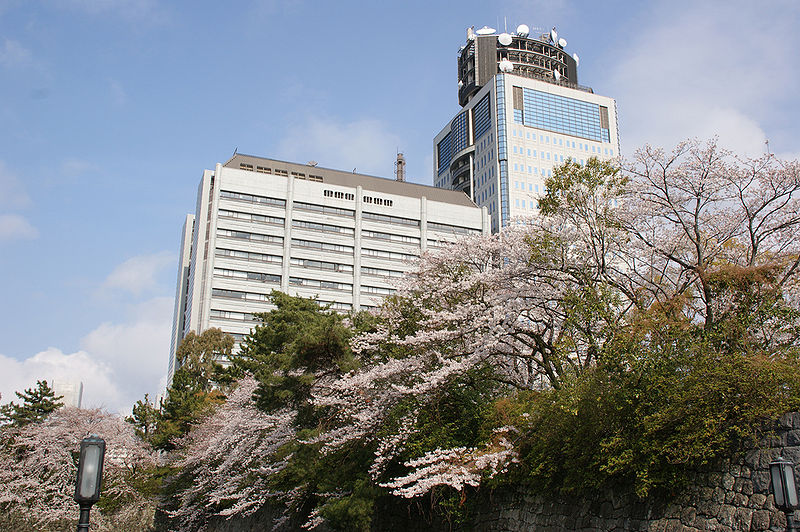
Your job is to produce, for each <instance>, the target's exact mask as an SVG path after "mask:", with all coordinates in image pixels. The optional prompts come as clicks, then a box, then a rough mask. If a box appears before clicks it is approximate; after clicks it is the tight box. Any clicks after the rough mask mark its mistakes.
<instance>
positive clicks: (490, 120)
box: [433, 25, 619, 232]
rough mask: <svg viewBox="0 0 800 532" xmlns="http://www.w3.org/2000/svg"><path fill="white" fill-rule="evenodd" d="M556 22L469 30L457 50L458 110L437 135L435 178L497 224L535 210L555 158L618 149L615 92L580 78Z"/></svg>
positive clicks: (605, 155)
mask: <svg viewBox="0 0 800 532" xmlns="http://www.w3.org/2000/svg"><path fill="white" fill-rule="evenodd" d="M566 44H567V43H566V41H565V40H564V39H563V38H559V37H558V34H557V33H556V31H555V29H553V30H552V31H551V32H547V33H544V34H542V35H539V36H536V37H530V36H529V30H528V28H527V26H524V25H522V26H520V27H519V28H517V31H516V33H515V34H513V35H512V34H508V33H501V34H497V33H496V32H495V30H493V29H491V28H486V27H484V28H482V29H480V30H478V31H477V32H475V31H473V30H472V29H471V28H470V29H468V30H467V42H466V44H465V45H464V46H462V47H461V50H460V52H459V58H458V73H459V81H458V86H459V91H458V99H459V104H460V105H461V110H460V111H459V112H458V114H456V116H455V117H454V118H453V119H452V120H451V121H450V122H449V123H448V124H447V125H446V126H445V127H444V128H443V129H442V130H441V131H440V132H439V134H438V135H436V137H435V138H434V141H433V148H434V175H433V181H434V185H435V186H436V187H440V188H445V189H451V190H460V191H463V192H465V193H466V194H467V195H468V196H469V197H470V198H472V199H473V200H474V201H475V203H476V204H477V205H479V206H482V207H485V208H486V209H487V210H488V213H489V216H490V220H491V221H490V224H491V230H492V232H497V231H499V229H500V228H501V227H503V226H505V225H507V224H508V222H509V220H511V219H512V218H514V217H520V216H531V215H535V214H536V212H537V211H538V208H537V199H538V198H539V197H540V196H541V195H543V194H544V192H545V180H546V179H547V178H548V177H549V176H551V175H552V170H553V167H555V166H557V165H560V164H562V163H564V162H565V161H567V160H568V159H572V160H573V161H576V162H579V163H581V164H584V163H585V161H586V160H588V159H589V158H590V157H597V158H599V159H611V158H614V157H617V156H618V155H619V137H618V132H617V108H616V102H615V101H614V99H612V98H609V97H607V96H600V95H598V94H594V92H593V91H592V89H591V88H589V87H584V86H581V85H579V84H578V57H577V55H575V54H573V55H569V54H568V53H567V52H566V51H565V50H564V48H565V46H566Z"/></svg>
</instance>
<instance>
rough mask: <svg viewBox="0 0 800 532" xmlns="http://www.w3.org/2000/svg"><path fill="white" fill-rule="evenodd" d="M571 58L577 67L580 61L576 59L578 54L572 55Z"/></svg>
mask: <svg viewBox="0 0 800 532" xmlns="http://www.w3.org/2000/svg"><path fill="white" fill-rule="evenodd" d="M572 58H573V59H574V60H575V66H578V63H580V62H581V60H580V59H579V58H578V54H572Z"/></svg>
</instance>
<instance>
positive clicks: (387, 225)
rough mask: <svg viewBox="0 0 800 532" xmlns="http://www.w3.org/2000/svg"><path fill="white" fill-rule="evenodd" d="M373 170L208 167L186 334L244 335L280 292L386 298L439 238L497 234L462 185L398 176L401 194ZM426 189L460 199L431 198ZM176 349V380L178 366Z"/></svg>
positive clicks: (334, 301)
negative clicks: (314, 172) (314, 176)
mask: <svg viewBox="0 0 800 532" xmlns="http://www.w3.org/2000/svg"><path fill="white" fill-rule="evenodd" d="M264 164H266V163H264ZM319 172H320V173H324V170H323V169H320V170H319ZM363 177H364V179H360V178H359V176H354V177H353V179H354V181H357V182H358V183H357V184H354V185H353V186H350V185H343V184H337V183H333V182H329V181H326V180H325V179H324V178H323V181H322V182H318V181H312V180H309V179H299V178H295V177H292V176H291V175H287V176H282V175H275V174H268V175H265V174H263V173H258V172H254V171H252V170H245V169H239V168H232V167H229V166H222V165H217V166H216V168H215V170H214V172H210V171H206V172H205V173H204V174H203V178H202V181H201V184H200V187H199V189H198V204H197V205H198V210H197V213H196V217H195V222H194V234H193V238H192V240H191V242H192V250H191V255H189V262H190V273H189V275H188V286H189V287H190V289H189V290H187V291H186V292H187V293H186V297H185V301H186V303H185V304H186V306H187V309H188V310H187V313H186V319H185V327H184V330H183V333H182V334H181V335H180V338H179V339H178V341H179V340H180V339H182V338H183V337H184V336H185V334H187V333H188V332H189V331H198V332H201V331H203V330H206V329H208V328H211V327H219V328H220V329H222V330H223V331H225V332H227V333H230V334H233V335H234V337H235V338H236V340H237V342H238V341H239V340H241V338H242V337H243V336H244V335H246V334H248V333H249V332H250V329H251V328H252V327H253V326H254V324H255V322H254V319H253V313H256V312H266V311H268V310H270V308H271V306H270V305H269V303H268V301H267V298H268V295H269V293H270V292H271V291H272V290H281V291H284V292H287V293H289V294H291V295H298V296H303V297H316V298H317V299H318V300H319V301H320V302H322V303H326V304H331V305H332V306H333V308H335V309H337V310H342V311H347V310H350V309H360V308H369V307H373V306H377V305H379V304H380V301H381V300H382V299H383V297H385V296H386V295H387V294H389V293H391V291H392V289H391V280H392V278H396V277H400V276H402V275H403V274H404V273H405V272H406V271H407V270H408V269H409V268H410V267H411V261H413V260H414V259H416V258H417V257H419V255H420V254H421V253H422V252H423V251H424V250H425V249H427V248H428V247H429V246H431V245H436V244H437V243H440V242H441V241H452V240H454V239H455V238H457V237H458V236H461V235H464V234H468V233H488V232H489V226H488V219H487V216H486V214H485V212H483V210H482V209H480V208H478V207H477V206H475V205H474V204H473V203H472V202H470V201H468V200H467V199H466V198H465V197H464V196H463V195H460V194H459V193H456V192H448V193H445V194H443V192H442V191H440V190H436V189H435V188H433V187H422V186H420V185H417V184H411V183H402V184H401V183H394V182H392V186H391V187H390V188H391V189H392V190H397V191H399V192H408V191H411V192H409V193H407V194H406V193H392V192H386V191H385V190H386V187H385V185H386V181H387V180H382V179H377V178H371V177H369V178H368V177H367V176H363ZM332 181H335V180H332ZM371 184H372V185H374V187H375V188H370V185H371ZM426 188H427V190H428V191H429V192H430V193H431V195H432V196H434V197H441V196H445V197H447V198H452V199H451V200H450V201H442V200H431V199H430V198H428V197H427V196H426V194H425V191H426ZM231 196H234V197H231ZM378 202H380V204H379V203H378ZM389 205H390V206H389ZM186 241H187V240H186V238H184V246H185V242H186ZM181 254H182V256H184V255H185V254H186V252H185V249H184V248H182V251H181ZM178 308H179V306H178V305H176V315H177V312H179V310H178ZM176 323H177V318H176ZM177 343H178V342H175V343H174V345H175V349H177ZM172 357H173V360H172V362H173V363H171V364H170V374H169V376H168V380H170V379H171V375H172V373H173V372H174V371H175V369H177V368H176V367H175V364H174V353H173V355H172Z"/></svg>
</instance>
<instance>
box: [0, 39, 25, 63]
mask: <svg viewBox="0 0 800 532" xmlns="http://www.w3.org/2000/svg"><path fill="white" fill-rule="evenodd" d="M31 58H32V54H31V52H30V50H28V49H27V48H25V47H24V46H22V44H20V43H19V42H17V41H14V40H11V39H5V40H4V41H3V45H2V46H0V66H4V67H15V66H20V65H25V64H28V63H30V61H31Z"/></svg>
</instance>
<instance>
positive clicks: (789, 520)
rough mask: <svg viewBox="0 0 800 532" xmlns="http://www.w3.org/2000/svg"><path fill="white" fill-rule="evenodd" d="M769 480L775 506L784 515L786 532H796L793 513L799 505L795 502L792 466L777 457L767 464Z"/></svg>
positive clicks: (794, 482)
mask: <svg viewBox="0 0 800 532" xmlns="http://www.w3.org/2000/svg"><path fill="white" fill-rule="evenodd" d="M769 478H770V486H771V487H772V493H773V494H774V495H775V506H776V507H777V508H778V509H779V510H781V511H782V512H783V513H784V514H786V532H797V528H796V527H795V523H794V511H795V510H796V509H797V508H798V506H800V504H799V503H798V500H797V482H796V481H795V476H794V464H793V463H792V462H791V460H787V459H786V458H784V457H782V456H779V457H778V458H776V459H775V460H773V461H772V462H770V464H769Z"/></svg>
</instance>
